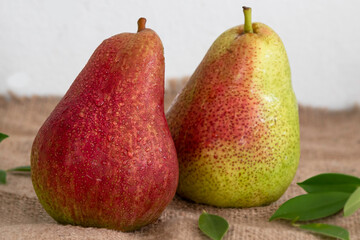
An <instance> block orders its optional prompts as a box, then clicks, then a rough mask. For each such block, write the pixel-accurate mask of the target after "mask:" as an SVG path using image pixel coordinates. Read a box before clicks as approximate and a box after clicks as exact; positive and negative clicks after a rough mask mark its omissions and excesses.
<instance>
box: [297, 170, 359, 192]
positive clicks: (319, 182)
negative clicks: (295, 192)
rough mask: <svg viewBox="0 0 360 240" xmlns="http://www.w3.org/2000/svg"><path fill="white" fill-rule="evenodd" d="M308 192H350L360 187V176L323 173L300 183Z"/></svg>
mask: <svg viewBox="0 0 360 240" xmlns="http://www.w3.org/2000/svg"><path fill="white" fill-rule="evenodd" d="M298 185H299V186H300V187H302V188H303V189H304V190H305V191H306V192H308V193H312V192H348V193H352V192H354V191H355V189H356V188H357V187H360V178H357V177H354V176H351V175H346V174H341V173H323V174H319V175H316V176H314V177H311V178H309V179H307V180H305V181H303V182H301V183H298Z"/></svg>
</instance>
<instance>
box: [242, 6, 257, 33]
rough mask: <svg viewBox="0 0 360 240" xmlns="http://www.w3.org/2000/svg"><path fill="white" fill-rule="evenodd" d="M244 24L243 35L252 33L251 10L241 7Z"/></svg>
mask: <svg viewBox="0 0 360 240" xmlns="http://www.w3.org/2000/svg"><path fill="white" fill-rule="evenodd" d="M243 11H244V17H245V24H244V33H253V32H254V31H253V28H252V22H251V8H249V7H243Z"/></svg>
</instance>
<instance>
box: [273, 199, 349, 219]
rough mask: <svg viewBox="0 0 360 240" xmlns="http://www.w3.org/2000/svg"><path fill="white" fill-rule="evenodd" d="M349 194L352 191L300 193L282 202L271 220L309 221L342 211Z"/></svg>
mask: <svg viewBox="0 0 360 240" xmlns="http://www.w3.org/2000/svg"><path fill="white" fill-rule="evenodd" d="M349 196H350V193H345V192H319V193H308V194H304V195H300V196H297V197H294V198H292V199H290V200H288V201H286V202H285V203H284V204H282V205H281V206H280V207H279V209H278V210H277V211H276V212H275V213H274V214H273V215H272V216H271V218H270V219H269V221H272V220H274V219H278V218H282V219H288V220H294V219H297V220H299V221H307V220H314V219H319V218H323V217H327V216H330V215H332V214H334V213H336V212H338V211H340V210H341V209H342V208H343V207H344V205H345V202H346V200H347V199H348V198H349Z"/></svg>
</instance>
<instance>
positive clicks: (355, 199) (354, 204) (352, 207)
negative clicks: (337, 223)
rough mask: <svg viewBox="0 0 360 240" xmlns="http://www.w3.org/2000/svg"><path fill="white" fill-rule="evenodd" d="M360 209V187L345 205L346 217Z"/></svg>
mask: <svg viewBox="0 0 360 240" xmlns="http://www.w3.org/2000/svg"><path fill="white" fill-rule="evenodd" d="M359 208H360V187H358V188H357V189H356V190H355V192H353V193H352V194H351V196H350V197H349V199H348V200H347V201H346V203H345V207H344V216H345V217H347V216H350V215H351V214H353V213H354V212H356V210H358V209H359Z"/></svg>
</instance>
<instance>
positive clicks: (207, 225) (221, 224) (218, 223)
mask: <svg viewBox="0 0 360 240" xmlns="http://www.w3.org/2000/svg"><path fill="white" fill-rule="evenodd" d="M199 228H200V230H201V231H202V232H203V233H205V235H207V236H208V237H210V238H211V239H213V240H221V239H222V238H223V237H224V235H225V233H226V232H227V230H228V228H229V223H228V222H227V221H226V220H225V219H224V218H222V217H220V216H217V215H213V214H209V213H206V212H204V213H202V214H201V215H200V217H199Z"/></svg>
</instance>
